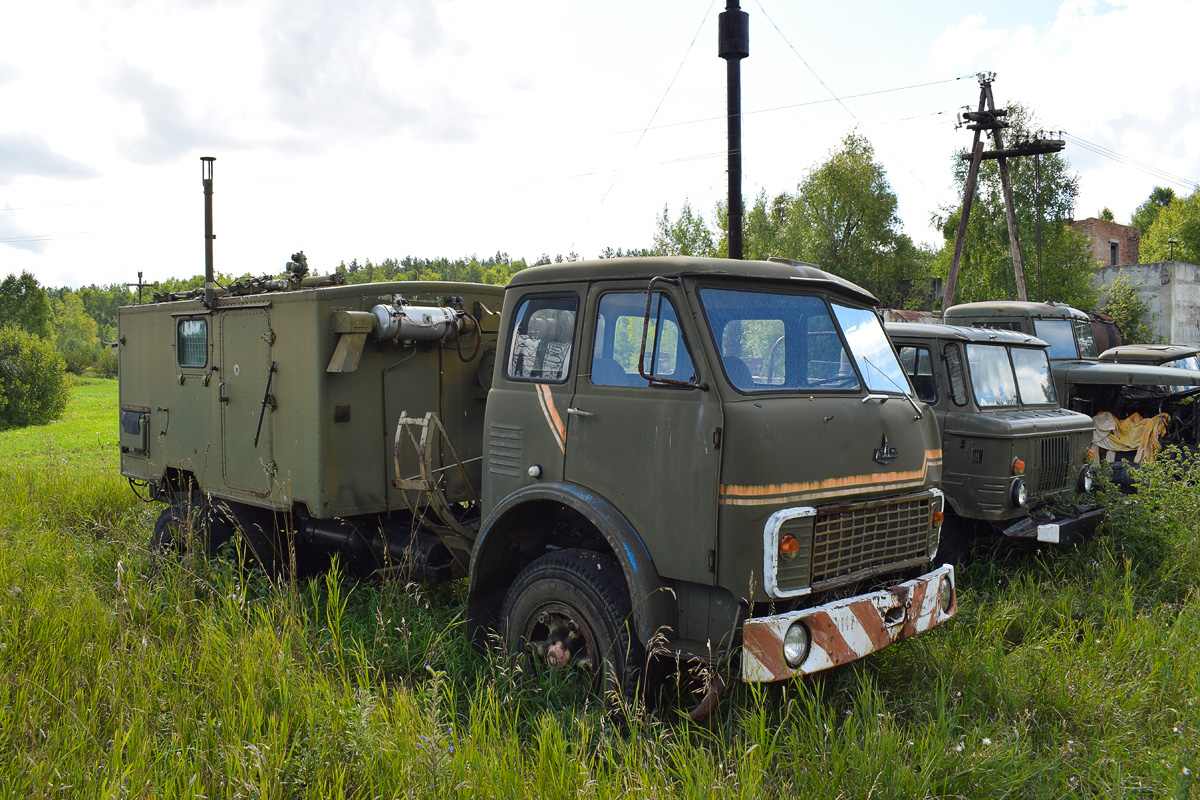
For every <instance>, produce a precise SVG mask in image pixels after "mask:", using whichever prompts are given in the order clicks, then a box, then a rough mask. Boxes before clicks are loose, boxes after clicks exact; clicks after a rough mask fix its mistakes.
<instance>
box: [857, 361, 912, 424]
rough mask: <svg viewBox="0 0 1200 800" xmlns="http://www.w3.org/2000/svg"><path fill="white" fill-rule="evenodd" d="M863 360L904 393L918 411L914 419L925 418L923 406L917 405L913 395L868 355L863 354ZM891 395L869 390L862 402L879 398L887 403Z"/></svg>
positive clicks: (909, 402)
mask: <svg viewBox="0 0 1200 800" xmlns="http://www.w3.org/2000/svg"><path fill="white" fill-rule="evenodd" d="M862 360H863V363H864V364H866V365H868V366H869V367H871V369H873V370H875V371H876V372H878V373H879V374H880V375H882V376H883V377H884V380H886V381H887V382H888V383H890V384H891V385H892V386H895V387H896V389H898V390H899V392H900V394H902V395H904V399H905V400H907V401H908V404H909V405H910V406H912V407H913V410H914V411H916V412H917V415H916V416H915V417H913V420H914V421H916V420H919V419H924V417H925V412H924V411H922V410H921V407H920V406H919V405H917V403H916V401H915V400H913V399H912V395H910V394H909V393H908V392H906V391H904V389H903V388H902V387H901V386H900V385H899V384H897V383H896V382H895V381H894V380H892V378H891V376H890V375H888V374H887V373H886V372H884V371H883V370H881V369H880V368H879V367H877V366H875V364H874V363H873V362H872V361H871V359H869V358H867V357H866V356H863V357H862ZM891 397H892V396H891V395H890V394H876V393H875V392H871V391H868V392H867V396H866V397H864V398H863V399H862V402H864V403H865V402H867V401H868V400H879V401H881V402H884V403H886V402H887V401H888V400H890V399H891Z"/></svg>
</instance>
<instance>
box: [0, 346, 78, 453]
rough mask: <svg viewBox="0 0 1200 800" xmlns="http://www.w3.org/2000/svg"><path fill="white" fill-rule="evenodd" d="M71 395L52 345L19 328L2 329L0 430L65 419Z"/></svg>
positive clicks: (68, 380) (59, 359)
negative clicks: (63, 414) (65, 411)
mask: <svg viewBox="0 0 1200 800" xmlns="http://www.w3.org/2000/svg"><path fill="white" fill-rule="evenodd" d="M70 394H71V383H70V379H69V378H68V377H67V375H66V374H65V373H64V372H63V359H62V356H60V355H59V354H58V353H57V352H56V351H55V349H54V346H53V345H51V344H50V343H49V342H48V341H46V340H45V339H43V338H42V337H40V336H37V335H35V334H32V333H28V332H26V331H23V330H20V329H18V328H12V327H4V328H0V430H6V429H8V428H20V427H24V426H26V425H43V424H45V423H47V422H49V421H50V420H52V419H58V418H60V417H62V413H63V410H64V409H66V407H67V400H68V398H69V397H70Z"/></svg>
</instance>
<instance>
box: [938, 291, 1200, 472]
mask: <svg viewBox="0 0 1200 800" xmlns="http://www.w3.org/2000/svg"><path fill="white" fill-rule="evenodd" d="M944 320H945V322H946V323H948V324H953V325H966V326H972V327H986V328H999V329H1006V330H1014V331H1022V332H1024V333H1027V334H1030V335H1032V336H1037V337H1038V338H1039V339H1043V340H1045V341H1046V342H1048V343H1049V345H1050V348H1049V350H1048V353H1049V356H1050V368H1051V371H1052V372H1053V373H1054V383H1055V388H1056V390H1057V392H1058V400H1059V403H1060V404H1061V405H1062V406H1063V407H1064V408H1069V409H1072V410H1075V411H1080V412H1082V413H1084V414H1087V415H1088V416H1090V417H1092V418H1093V419H1094V418H1096V416H1097V415H1099V414H1102V413H1106V414H1111V415H1112V417H1113V418H1114V419H1116V420H1125V419H1128V418H1131V417H1132V416H1133V415H1134V414H1137V415H1139V416H1140V417H1141V418H1143V419H1150V418H1153V417H1159V416H1160V415H1162V416H1161V417H1160V419H1161V420H1162V424H1161V426H1160V430H1161V432H1160V434H1159V435H1158V436H1157V440H1158V444H1160V445H1162V446H1166V445H1176V446H1178V447H1182V448H1187V449H1194V448H1195V447H1196V446H1197V443H1198V442H1200V414H1198V413H1197V410H1196V405H1197V404H1196V402H1195V397H1196V395H1197V394H1198V393H1200V371H1197V370H1192V369H1180V368H1177V367H1168V366H1156V365H1152V364H1146V363H1116V362H1113V363H1109V362H1102V361H1100V360H1099V359H1098V358H1097V355H1096V344H1095V340H1094V338H1093V336H1092V328H1091V324H1090V322H1089V320H1088V317H1087V315H1086V314H1084V313H1083V312H1082V311H1079V310H1078V309H1074V308H1071V307H1070V306H1068V305H1064V304H1062V303H1023V302H1010V301H1003V302H992V303H964V304H962V305H957V306H951V307H950V308H948V309H947V310H946V312H945V314H944ZM1101 455H1102V456H1105V457H1108V454H1107V453H1102V454H1101ZM1112 457H1113V458H1115V459H1117V460H1126V461H1127V460H1130V459H1132V458H1134V456H1133V454H1132V451H1128V452H1120V453H1114V454H1113V456H1112Z"/></svg>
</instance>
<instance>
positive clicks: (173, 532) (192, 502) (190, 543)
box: [150, 496, 234, 557]
mask: <svg viewBox="0 0 1200 800" xmlns="http://www.w3.org/2000/svg"><path fill="white" fill-rule="evenodd" d="M233 532H234V529H233V526H232V525H231V524H230V523H229V522H228V520H226V519H224V517H222V516H221V515H220V514H217V513H214V510H213V508H212V506H210V505H209V504H208V503H206V502H205V501H204V500H202V499H197V498H195V497H194V496H193V497H192V498H189V499H186V500H176V501H175V502H172V503H171V504H170V505H168V506H167V507H166V508H165V509H163V511H162V513H161V514H159V515H158V519H157V520H156V521H155V523H154V532H153V533H152V534H151V535H150V549H151V550H152V551H153V552H154V553H156V554H158V555H167V554H175V555H180V556H181V555H184V554H185V553H194V554H198V555H203V556H205V557H211V556H214V555H216V553H217V549H218V548H220V547H221V545H223V544H225V542H227V541H229V539H230V538H231V537H232V536H233Z"/></svg>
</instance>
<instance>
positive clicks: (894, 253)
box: [719, 133, 932, 307]
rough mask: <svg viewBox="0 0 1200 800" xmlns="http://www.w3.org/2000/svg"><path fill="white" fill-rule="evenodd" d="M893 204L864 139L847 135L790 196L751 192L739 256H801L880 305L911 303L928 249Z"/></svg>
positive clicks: (917, 294) (927, 260)
mask: <svg viewBox="0 0 1200 800" xmlns="http://www.w3.org/2000/svg"><path fill="white" fill-rule="evenodd" d="M897 202H898V201H897V199H896V195H895V194H894V193H893V192H892V188H891V185H890V184H889V183H888V180H887V173H886V171H885V170H884V168H883V165H881V164H879V163H877V162H876V161H875V150H874V148H873V147H872V146H871V143H870V142H869V141H867V139H866V138H865V137H863V136H861V135H859V134H857V133H850V134H847V135H846V137H845V138H844V139H842V143H841V146H840V147H839V148H838V149H835V150H832V151H830V153H829V156H828V158H827V159H826V160H825V161H824V162H822V163H820V164H817V165H816V166H814V167H813V169H812V171H811V172H810V173H809V174H808V176H807V177H806V178H805V179H804V180H803V181H802V182H801V183H800V185H799V186H798V187H797V188H796V193H795V194H794V195H791V194H788V193H786V192H785V193H783V194H780V195H778V196H776V197H774V198H771V199H768V198H767V196H766V194H765V193H760V194H759V195H758V197H757V198H756V199H755V201H754V205H753V206H752V207H751V209H750V212H749V213H748V214H746V215H745V217H744V223H743V224H744V226H745V230H744V231H743V241H744V242H745V253H746V257H747V258H767V257H769V256H775V255H778V256H785V257H788V258H796V259H799V260H802V261H808V262H811V263H813V264H816V265H817V266H818V267H820V268H821V269H824V270H828V271H829V272H833V273H835V274H837V275H840V276H841V277H843V278H846V279H847V280H850V281H853V282H854V283H857V284H858V285H860V286H862V287H863V288H865V289H867V290H868V291H870V292H873V293H874V294H875V295H876V296H877V297H878V298H879V299H880V301H881V302H882V303H883V304H884V305H887V306H895V307H902V306H910V305H916V304H918V303H920V302H921V300H922V293H923V290H924V283H925V279H926V277H927V275H928V270H929V264H930V261H931V259H932V253H929V252H926V251H924V250H922V249H921V248H919V247H918V246H916V245H915V244H914V243H913V241H912V239H911V238H910V237H909V236H908V235H907V234H905V233H903V232H902V230H901V223H900V218H899V216H898V215H897V213H896V208H897ZM723 211H724V208H723V207H721V208H720V209H719V212H722V213H720V216H721V219H722V220H724V219H725V216H724V214H723Z"/></svg>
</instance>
